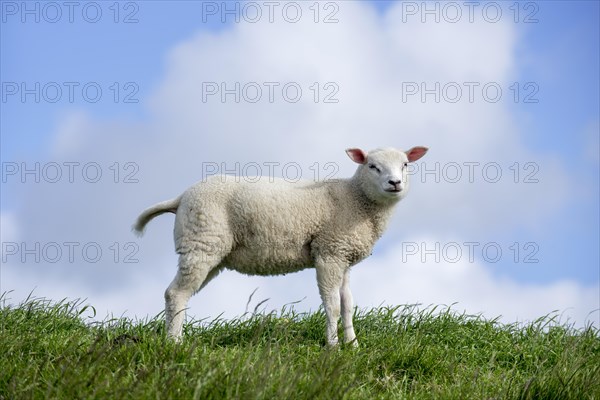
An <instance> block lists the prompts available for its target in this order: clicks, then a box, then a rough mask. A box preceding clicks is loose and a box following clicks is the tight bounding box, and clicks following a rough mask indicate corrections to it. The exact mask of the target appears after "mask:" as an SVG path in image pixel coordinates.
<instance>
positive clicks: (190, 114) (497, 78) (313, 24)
mask: <svg viewBox="0 0 600 400" xmlns="http://www.w3.org/2000/svg"><path fill="white" fill-rule="evenodd" d="M0 4H1V13H2V14H1V18H2V20H1V25H0V28H1V31H0V34H1V35H0V44H1V54H0V55H1V59H0V75H1V83H2V87H1V100H0V106H1V115H0V119H1V121H0V129H1V131H0V133H1V138H0V144H1V150H0V157H1V166H2V181H1V182H0V183H1V193H0V200H1V204H0V217H1V243H2V254H1V256H2V266H1V269H0V292H1V293H6V294H5V296H4V301H5V302H6V303H8V304H18V303H19V302H20V301H22V300H24V299H25V298H27V296H28V295H29V294H30V293H32V292H33V294H34V295H35V296H39V297H46V298H49V299H52V300H56V301H58V300H61V299H64V298H66V299H85V301H86V302H87V303H88V304H91V305H93V306H94V307H95V309H96V311H97V313H96V317H95V318H97V319H103V318H105V317H107V316H111V315H112V316H121V315H123V316H128V317H134V318H145V317H147V316H154V315H156V314H158V313H159V312H161V311H162V308H163V293H164V290H165V289H166V287H167V285H168V284H169V282H170V281H171V279H172V278H173V277H174V275H175V272H176V265H177V255H176V254H175V252H174V247H173V238H172V229H173V220H174V218H173V216H172V215H165V216H161V217H160V218H157V219H155V220H153V221H152V222H151V223H150V225H149V226H148V228H147V231H146V234H145V236H144V237H142V238H138V237H136V236H134V235H133V234H132V233H131V230H130V228H131V225H132V223H133V221H134V220H135V218H136V217H137V215H138V214H139V213H140V212H141V211H142V210H143V209H145V208H146V207H149V206H151V205H153V204H155V203H157V202H159V201H163V200H166V199H170V198H174V197H176V196H178V195H179V194H180V193H182V192H183V191H184V190H185V189H186V188H188V187H189V186H191V185H192V184H194V183H195V182H197V181H200V180H202V179H203V178H205V177H206V176H208V175H210V174H212V173H228V174H236V175H238V176H240V179H246V178H244V176H246V175H257V174H258V175H269V174H272V175H274V176H278V177H283V178H285V179H288V180H292V181H293V180H295V179H297V178H300V177H301V178H303V179H309V180H313V179H326V178H341V177H349V176H351V175H352V173H353V171H354V168H355V167H354V166H353V163H352V162H351V161H350V160H349V159H348V158H347V156H346V155H345V153H344V150H345V149H346V148H349V147H360V148H363V149H365V150H370V149H374V148H378V147H388V146H389V147H396V148H399V149H405V150H406V149H409V148H410V147H412V146H416V145H424V146H428V147H429V148H430V151H429V153H428V154H427V155H426V156H425V157H424V158H423V159H422V160H420V161H419V162H417V163H415V164H414V165H413V166H412V167H413V169H412V174H411V193H409V195H408V196H407V198H406V199H404V200H403V201H402V202H401V203H400V204H399V205H398V207H397V210H396V211H395V214H394V216H393V217H392V220H391V221H390V224H389V228H388V231H387V232H386V233H385V234H384V236H383V237H382V238H381V239H380V241H379V242H378V243H377V245H376V246H375V248H374V251H373V255H372V256H371V257H370V258H368V259H366V260H364V261H363V262H361V263H359V264H358V265H356V266H355V267H354V268H353V270H352V275H351V288H352V290H353V293H354V298H355V303H356V305H357V306H358V307H359V308H370V307H376V306H379V305H398V304H415V303H418V304H422V306H423V307H427V306H431V305H446V306H450V305H451V306H452V307H453V308H454V309H455V310H457V311H460V312H462V311H464V312H467V313H470V314H483V315H484V316H486V317H488V318H496V317H500V320H501V321H503V322H506V323H513V322H526V321H532V320H535V319H537V318H538V317H541V316H544V315H547V314H552V315H555V316H557V318H558V319H559V320H561V321H563V322H568V323H572V324H574V325H576V326H578V327H581V326H585V325H586V324H589V323H592V324H595V325H597V326H600V312H599V309H600V258H599V255H600V254H599V253H600V251H599V247H598V243H599V241H600V240H599V239H600V238H599V222H600V216H599V208H600V207H599V203H600V198H599V191H600V188H599V180H600V178H599V159H600V156H599V152H600V149H599V140H598V139H599V136H600V133H599V130H600V115H599V110H600V102H599V92H600V82H599V77H598V75H599V74H598V71H599V70H600V65H599V64H600V62H599V48H600V44H599V37H600V32H599V29H600V28H599V14H600V10H599V3H598V2H595V1H552V2H470V3H469V2H427V3H424V2H410V1H404V2H400V1H398V2H377V1H375V2H373V1H370V2H366V1H365V2H363V1H339V2H334V1H333V2H327V1H323V2H283V1H281V2H274V3H270V2H260V1H259V2H227V3H223V2H196V1H185V2H183V1H182V2H166V1H139V2H119V3H114V2H73V3H69V2H37V1H30V2H13V1H2V2H0ZM255 290H256V292H255V294H254V295H253V296H252V299H251V301H250V304H248V299H249V297H250V295H251V294H252V293H253V292H254V291H255ZM265 299H268V300H267V301H266V302H264V303H262V304H261V305H260V309H261V310H264V311H271V310H280V309H281V308H282V307H283V306H285V305H287V304H292V303H294V307H295V308H296V309H297V310H298V311H309V310H315V309H317V308H318V307H319V305H320V299H319V295H318V290H317V286H316V280H315V273H314V270H306V271H302V272H299V273H296V274H291V275H286V276H277V277H249V276H245V275H241V274H238V273H235V272H224V273H222V274H221V275H220V276H219V277H218V278H216V279H215V280H214V281H212V282H211V283H210V284H209V285H208V286H207V287H206V288H205V289H203V290H202V291H201V292H200V293H199V294H197V295H196V296H194V297H193V298H192V300H191V302H190V305H189V306H190V308H189V310H188V315H189V316H190V317H191V318H196V319H205V318H208V319H210V318H215V317H217V316H219V315H222V316H225V317H234V316H238V315H241V314H243V313H244V312H245V311H246V309H247V308H249V309H250V310H252V309H253V308H254V307H255V306H256V305H257V304H259V303H260V302H262V300H265Z"/></svg>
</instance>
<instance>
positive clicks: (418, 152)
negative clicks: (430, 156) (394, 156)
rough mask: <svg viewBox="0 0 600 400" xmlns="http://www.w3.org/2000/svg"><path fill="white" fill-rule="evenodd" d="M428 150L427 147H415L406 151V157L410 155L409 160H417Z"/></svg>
mask: <svg viewBox="0 0 600 400" xmlns="http://www.w3.org/2000/svg"><path fill="white" fill-rule="evenodd" d="M427 150H429V149H428V148H427V147H422V146H417V147H413V148H412V149H410V150H409V151H407V152H406V157H408V161H410V162H413V161H417V160H418V159H419V158H421V157H423V156H424V155H425V153H427Z"/></svg>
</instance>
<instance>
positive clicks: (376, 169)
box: [369, 164, 381, 172]
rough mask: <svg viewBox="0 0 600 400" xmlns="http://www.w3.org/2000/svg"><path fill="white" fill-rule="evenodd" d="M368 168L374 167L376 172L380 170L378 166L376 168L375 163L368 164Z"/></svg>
mask: <svg viewBox="0 0 600 400" xmlns="http://www.w3.org/2000/svg"><path fill="white" fill-rule="evenodd" d="M369 168H371V169H374V170H375V171H377V172H381V170H380V169H379V168H377V166H376V165H375V164H369Z"/></svg>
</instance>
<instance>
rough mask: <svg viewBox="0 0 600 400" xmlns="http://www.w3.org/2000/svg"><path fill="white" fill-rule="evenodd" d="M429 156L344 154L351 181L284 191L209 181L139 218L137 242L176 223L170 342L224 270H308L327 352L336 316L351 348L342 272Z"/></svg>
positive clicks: (226, 179) (279, 186)
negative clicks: (192, 302)
mask: <svg viewBox="0 0 600 400" xmlns="http://www.w3.org/2000/svg"><path fill="white" fill-rule="evenodd" d="M427 150H428V149H427V148H426V147H413V148H412V149H410V150H408V151H406V152H402V151H399V150H396V149H393V148H383V149H375V150H373V151H370V152H365V151H363V150H361V149H358V148H351V149H347V150H346V153H347V154H348V156H349V157H350V159H351V160H352V161H354V162H355V163H357V164H359V165H358V168H357V169H356V172H355V174H354V176H353V177H352V178H349V179H334V180H326V181H316V182H313V181H298V182H295V183H291V182H287V181H285V180H283V179H273V178H272V177H259V178H257V179H256V180H254V179H253V180H252V182H249V181H245V180H240V179H239V177H236V176H230V175H215V176H211V177H209V178H208V179H206V180H204V181H202V182H199V183H197V184H195V185H194V186H192V187H190V188H189V189H188V190H186V191H185V192H184V193H183V194H182V195H181V196H179V197H177V198H176V199H173V200H169V201H165V202H162V203H158V204H156V205H154V206H153V207H150V208H148V209H147V210H145V211H144V212H142V214H141V215H140V216H139V217H138V219H137V221H136V223H135V224H134V226H133V229H134V231H135V232H137V233H138V234H140V235H141V234H143V231H144V228H145V226H146V224H147V223H148V222H149V221H150V220H151V219H152V218H154V217H156V216H158V215H160V214H163V213H167V212H171V213H175V214H176V217H175V228H174V237H175V249H176V252H177V253H178V254H179V265H178V271H177V274H176V276H175V278H174V279H173V281H172V282H171V284H170V285H169V286H168V288H167V290H166V291H165V320H166V321H165V322H166V330H167V335H168V337H170V338H173V339H174V340H176V341H179V340H180V339H181V335H182V327H183V322H184V314H185V309H186V307H187V303H188V301H189V299H190V298H191V296H192V295H193V294H195V293H197V292H198V291H200V290H201V289H202V288H203V287H204V286H206V284H207V283H208V282H209V281H210V280H211V279H213V278H214V277H215V276H217V275H218V274H219V273H220V272H221V271H222V270H223V269H225V268H227V269H230V270H235V271H238V272H241V273H244V274H248V275H278V274H286V273H290V272H296V271H300V270H303V269H306V268H315V269H316V275H317V284H318V288H319V293H320V296H321V299H322V301H323V307H324V310H325V315H326V319H327V326H326V340H327V343H328V344H329V345H331V346H335V345H337V344H338V328H337V326H338V320H339V318H340V312H341V318H342V324H343V329H344V341H345V342H346V343H350V344H351V345H354V346H356V345H358V342H357V340H356V335H355V333H354V327H353V323H352V314H353V304H352V301H353V300H352V293H351V292H350V287H349V273H350V268H351V267H352V266H354V265H355V264H357V263H358V262H360V261H361V260H363V259H365V258H366V257H368V256H369V255H370V254H371V250H372V248H373V246H374V244H375V242H376V241H377V240H378V239H379V238H380V237H381V235H382V234H383V231H384V229H385V227H386V224H387V222H388V220H389V218H390V216H391V213H392V210H393V208H394V206H395V205H396V204H397V203H398V201H399V200H401V199H402V198H404V196H405V195H406V193H407V191H408V188H409V182H408V171H407V165H408V163H409V162H413V161H416V160H418V159H420V158H421V157H422V156H423V155H425V153H426V152H427ZM266 178H269V179H266Z"/></svg>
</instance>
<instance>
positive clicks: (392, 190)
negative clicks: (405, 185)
mask: <svg viewBox="0 0 600 400" xmlns="http://www.w3.org/2000/svg"><path fill="white" fill-rule="evenodd" d="M385 191H386V192H388V193H400V192H401V191H402V189H385Z"/></svg>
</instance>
